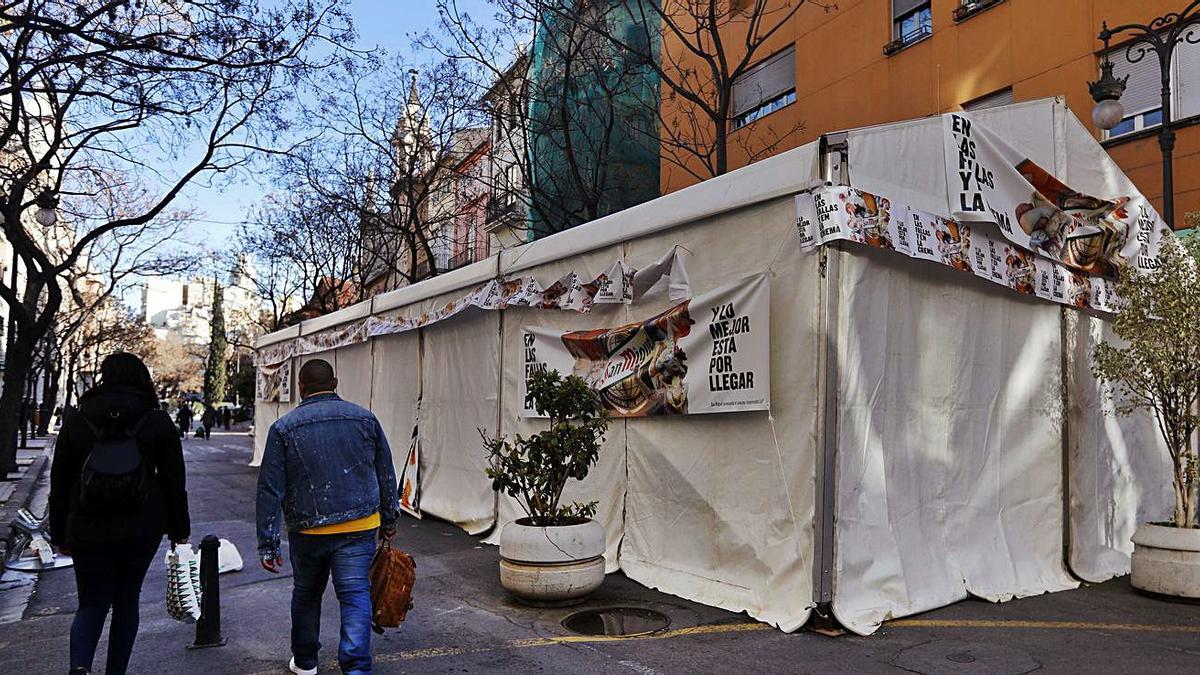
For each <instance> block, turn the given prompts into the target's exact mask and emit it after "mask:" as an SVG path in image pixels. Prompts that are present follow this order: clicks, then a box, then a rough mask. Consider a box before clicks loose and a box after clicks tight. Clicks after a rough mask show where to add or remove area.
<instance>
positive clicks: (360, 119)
mask: <svg viewBox="0 0 1200 675" xmlns="http://www.w3.org/2000/svg"><path fill="white" fill-rule="evenodd" d="M455 67H456V66H455V64H454V63H453V62H450V61H440V62H434V63H431V64H426V66H425V67H424V68H422V69H421V70H420V71H419V72H418V71H417V70H415V69H411V68H410V67H409V65H408V64H406V63H403V62H401V61H398V60H394V59H391V58H389V57H388V56H387V55H386V54H383V53H373V54H368V55H363V56H362V58H361V59H359V60H356V61H348V62H346V64H344V68H341V69H338V70H336V71H330V72H329V73H327V74H326V75H327V77H326V78H324V79H323V80H322V81H320V82H319V83H315V85H316V86H315V88H316V89H319V90H320V92H319V94H318V93H314V95H313V96H312V97H311V99H310V101H311V102H310V105H307V106H306V107H305V109H304V111H303V120H304V122H303V123H304V125H305V127H306V128H308V129H310V130H311V131H312V137H311V138H310V139H308V140H307V141H306V142H305V143H303V144H301V145H299V146H298V147H296V148H294V149H293V150H292V151H291V152H289V153H287V154H286V155H280V156H278V157H276V159H275V161H274V163H273V174H274V178H275V182H276V184H277V185H280V186H281V187H282V190H280V191H279V192H278V193H277V194H279V195H286V196H276V197H274V198H273V199H272V200H271V202H270V204H269V205H268V206H267V207H265V208H263V209H261V210H259V211H258V212H257V213H256V214H254V216H253V217H252V218H251V220H252V221H253V227H252V228H247V229H246V230H245V231H244V232H243V233H242V240H243V247H244V249H245V250H246V251H247V252H249V253H251V254H253V256H254V257H255V259H256V260H257V261H258V263H259V265H261V266H263V267H265V268H268V269H281V263H283V262H284V261H287V262H288V264H290V265H291V266H292V267H294V268H295V269H297V270H299V278H298V279H295V280H293V279H290V278H288V277H287V276H284V275H274V274H269V275H267V276H266V277H265V278H264V281H265V282H267V283H269V284H275V285H276V286H277V287H276V288H270V289H268V288H264V289H263V290H264V291H270V292H271V293H269V295H275V294H277V291H280V290H286V293H287V295H289V296H291V295H292V294H293V293H295V292H296V291H297V288H296V287H298V290H299V292H300V293H301V294H303V295H305V296H306V297H308V298H309V301H308V303H307V306H306V307H305V313H306V314H307V313H313V314H316V313H325V312H329V311H334V310H336V309H339V308H341V307H343V306H345V305H346V304H349V303H353V302H356V301H358V300H360V299H362V298H364V297H366V296H367V295H370V294H373V293H375V292H378V291H381V290H390V289H391V288H395V287H398V286H402V285H406V284H409V283H413V282H416V281H420V280H421V279H424V278H428V277H431V276H434V275H436V274H439V273H440V272H442V271H444V269H445V264H444V258H445V256H444V255H443V256H439V255H437V250H439V249H445V248H446V247H447V241H446V240H445V238H446V237H447V236H448V234H447V233H448V232H449V231H450V230H451V228H452V225H453V223H454V222H455V220H456V219H457V218H458V217H459V215H460V210H459V208H458V201H457V200H456V199H455V190H456V189H457V178H459V176H457V175H456V174H455V173H454V171H455V164H456V161H457V160H459V159H461V158H462V152H461V149H462V146H463V141H465V140H466V139H467V137H468V134H467V132H470V131H472V130H473V129H475V128H477V127H478V126H479V122H478V121H479V120H480V118H481V116H480V115H479V111H478V108H477V106H476V105H475V103H474V102H473V101H472V96H471V95H472V92H471V91H470V90H469V89H468V88H467V87H466V86H465V84H464V83H465V79H464V78H462V77H460V76H458V75H457V74H456V73H455V72H454V69H455ZM289 281H294V282H295V283H287V282H289ZM284 287H286V288H284ZM276 319H277V321H282V320H283V319H284V316H282V315H277V317H276Z"/></svg>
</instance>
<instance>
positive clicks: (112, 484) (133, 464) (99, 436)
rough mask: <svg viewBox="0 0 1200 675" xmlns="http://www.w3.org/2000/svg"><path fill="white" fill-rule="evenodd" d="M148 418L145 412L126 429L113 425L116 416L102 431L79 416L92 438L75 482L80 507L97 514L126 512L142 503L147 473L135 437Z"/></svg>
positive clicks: (114, 416)
mask: <svg viewBox="0 0 1200 675" xmlns="http://www.w3.org/2000/svg"><path fill="white" fill-rule="evenodd" d="M149 416H150V413H149V412H147V413H146V414H144V415H142V416H141V417H139V418H138V420H137V421H136V422H134V424H133V426H131V427H129V428H126V429H122V428H119V427H118V426H117V423H116V415H113V418H112V420H111V421H110V423H109V426H108V427H107V428H105V429H100V428H97V427H96V425H94V424H92V421H91V420H89V419H88V418H87V416H86V415H82V414H81V415H80V416H79V417H80V418H81V419H83V422H84V424H86V425H87V426H88V428H89V429H91V431H92V439H93V440H92V451H91V452H90V453H89V454H88V456H87V459H86V460H84V462H83V470H82V472H81V476H80V481H79V503H80V505H81V506H82V507H84V508H86V509H87V510H89V511H93V512H98V513H129V512H133V511H137V510H138V509H140V508H141V507H142V506H143V505H144V504H145V503H146V498H147V496H148V495H147V491H146V484H147V475H148V471H147V469H146V463H145V461H143V460H142V454H141V452H140V451H139V450H138V442H137V434H138V431H139V430H141V428H142V425H143V424H144V423H145V422H146V418H148V417H149Z"/></svg>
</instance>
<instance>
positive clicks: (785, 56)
mask: <svg viewBox="0 0 1200 675" xmlns="http://www.w3.org/2000/svg"><path fill="white" fill-rule="evenodd" d="M795 88H796V48H795V47H789V48H787V49H785V50H783V51H782V52H779V53H778V54H776V55H774V56H772V57H770V58H768V59H766V60H765V61H763V62H762V63H760V64H759V65H757V66H754V67H753V68H751V69H750V70H748V71H746V72H745V73H744V74H743V75H742V76H741V77H739V78H738V79H737V81H735V82H734V83H733V115H734V117H737V116H740V115H742V114H743V113H745V112H746V111H748V110H753V109H754V108H757V107H758V106H759V105H762V104H763V103H765V102H766V101H770V100H771V99H773V98H775V97H777V96H779V95H780V94H783V93H785V92H788V91H791V90H792V89H795Z"/></svg>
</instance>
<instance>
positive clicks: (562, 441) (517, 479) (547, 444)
mask: <svg viewBox="0 0 1200 675" xmlns="http://www.w3.org/2000/svg"><path fill="white" fill-rule="evenodd" d="M527 389H528V391H527V393H526V399H527V401H529V402H530V403H531V404H532V405H533V409H534V410H536V411H537V413H538V414H539V415H543V416H545V417H548V418H550V427H549V428H548V429H546V430H544V431H539V432H537V433H536V434H533V435H532V436H529V437H528V438H526V437H523V436H521V435H517V436H516V437H515V439H514V440H513V441H512V442H509V440H508V439H507V438H505V437H504V436H497V437H489V436H487V434H486V433H484V432H483V431H482V430H481V431H480V433H481V434H483V447H484V449H485V450H486V452H487V459H488V468H487V476H488V478H490V479H491V480H492V489H493V490H495V491H496V492H504V493H505V494H507V495H508V496H510V497H512V498H514V499H516V500H517V502H518V503H520V505H521V508H522V509H524V511H525V514H526V515H527V516H528V517H529V524H530V525H533V526H536V527H552V526H556V525H570V524H573V523H575V522H577V521H578V520H580V519H583V518H591V517H592V516H594V515H596V502H594V501H592V502H588V503H586V504H581V503H579V502H573V503H571V504H570V505H566V506H560V505H559V502H560V501H561V500H562V492H563V488H564V487H566V485H567V481H568V480H569V479H572V478H574V479H575V480H583V479H584V478H586V477H587V474H588V471H589V470H590V469H591V468H592V466H593V465H595V464H596V460H597V459H598V458H599V456H600V443H601V442H603V440H604V432H605V430H607V429H608V419H607V418H606V417H605V412H604V405H603V404H602V403H601V402H600V397H599V396H598V395H597V394H596V392H595V391H593V390H592V389H591V388H590V387H588V385H587V383H586V382H584V381H583V380H582V379H580V378H579V377H577V376H575V375H568V376H567V377H562V376H560V375H559V374H558V371H554V370H551V371H542V372H538V373H534V374H533V375H531V376H530V378H529V380H528V384H527Z"/></svg>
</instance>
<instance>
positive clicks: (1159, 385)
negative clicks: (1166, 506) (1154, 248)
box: [1092, 236, 1200, 598]
mask: <svg viewBox="0 0 1200 675" xmlns="http://www.w3.org/2000/svg"><path fill="white" fill-rule="evenodd" d="M1159 262H1160V264H1161V266H1160V267H1159V268H1158V269H1157V270H1155V271H1154V272H1151V273H1137V272H1134V271H1131V270H1123V271H1122V272H1121V275H1120V278H1119V279H1118V282H1117V294H1118V296H1120V301H1119V302H1120V306H1119V309H1120V313H1118V314H1117V315H1116V317H1114V319H1113V324H1112V325H1113V331H1114V332H1115V333H1116V335H1117V337H1119V338H1120V339H1121V341H1122V342H1123V344H1121V345H1113V344H1100V345H1097V346H1096V350H1095V353H1094V354H1093V361H1092V371H1093V373H1094V374H1095V375H1096V377H1098V378H1099V379H1101V380H1103V381H1105V382H1108V383H1110V384H1111V385H1112V392H1111V393H1112V395H1113V396H1114V399H1115V402H1116V412H1117V413H1118V414H1126V415H1127V414H1129V413H1131V412H1133V411H1134V410H1139V409H1140V410H1147V411H1150V412H1152V413H1153V414H1154V418H1155V420H1156V421H1157V422H1158V430H1159V433H1160V434H1161V436H1162V439H1163V440H1164V441H1165V442H1166V446H1167V451H1168V452H1169V453H1170V455H1171V464H1172V468H1173V471H1172V476H1171V484H1172V487H1173V488H1174V490H1175V509H1174V513H1173V515H1172V518H1171V519H1170V520H1169V521H1164V522H1156V523H1145V524H1143V525H1141V526H1140V527H1139V528H1138V530H1137V532H1136V533H1135V534H1134V535H1133V543H1134V551H1133V561H1132V568H1133V569H1132V577H1131V580H1130V581H1131V583H1132V584H1133V586H1134V587H1135V588H1138V589H1141V590H1144V591H1149V592H1152V593H1160V594H1164V595H1174V596H1181V597H1189V598H1200V529H1197V527H1196V507H1197V486H1198V482H1197V472H1198V470H1200V465H1198V463H1197V448H1196V445H1195V444H1194V437H1193V436H1194V434H1195V431H1196V425H1197V421H1198V419H1197V409H1196V405H1197V394H1198V393H1200V237H1196V236H1190V237H1180V238H1176V237H1165V238H1164V240H1163V245H1162V249H1161V252H1160V257H1159Z"/></svg>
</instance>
